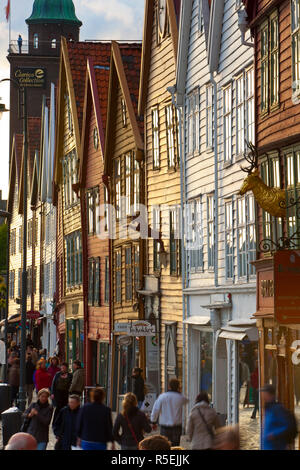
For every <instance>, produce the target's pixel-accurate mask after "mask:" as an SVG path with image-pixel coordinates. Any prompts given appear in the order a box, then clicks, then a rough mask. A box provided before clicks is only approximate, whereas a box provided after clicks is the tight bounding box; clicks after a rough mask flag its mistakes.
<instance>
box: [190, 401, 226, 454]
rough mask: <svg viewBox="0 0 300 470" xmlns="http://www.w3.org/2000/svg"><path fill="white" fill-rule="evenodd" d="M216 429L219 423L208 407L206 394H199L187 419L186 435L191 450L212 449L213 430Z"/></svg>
mask: <svg viewBox="0 0 300 470" xmlns="http://www.w3.org/2000/svg"><path fill="white" fill-rule="evenodd" d="M218 427H220V423H219V418H218V415H217V412H216V411H215V410H214V409H213V408H211V407H210V406H209V399H208V395H207V393H206V392H201V393H200V394H199V395H198V396H197V398H196V404H195V406H194V407H193V409H192V411H191V413H190V416H189V419H188V427H187V434H188V436H189V439H190V441H191V449H192V450H209V449H212V447H213V442H214V438H215V429H217V428H218Z"/></svg>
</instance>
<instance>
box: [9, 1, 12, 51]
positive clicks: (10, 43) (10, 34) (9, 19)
mask: <svg viewBox="0 0 300 470" xmlns="http://www.w3.org/2000/svg"><path fill="white" fill-rule="evenodd" d="M11 2H12V0H10V2H9V23H8V31H9V33H8V34H9V39H8V40H9V45H8V50H9V53H10V52H11V51H10V46H11Z"/></svg>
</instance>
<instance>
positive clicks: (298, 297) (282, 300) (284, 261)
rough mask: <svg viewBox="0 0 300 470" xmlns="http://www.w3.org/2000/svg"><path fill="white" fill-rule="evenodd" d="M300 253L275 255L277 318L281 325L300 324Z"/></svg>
mask: <svg viewBox="0 0 300 470" xmlns="http://www.w3.org/2000/svg"><path fill="white" fill-rule="evenodd" d="M299 286H300V251H292V250H281V251H277V252H276V253H275V255H274V293H275V302H274V304H275V309H274V310H275V318H276V320H277V321H278V323H280V324H296V323H297V324H299V323H300V292H299Z"/></svg>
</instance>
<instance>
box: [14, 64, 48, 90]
mask: <svg viewBox="0 0 300 470" xmlns="http://www.w3.org/2000/svg"><path fill="white" fill-rule="evenodd" d="M14 78H15V80H16V81H17V82H18V84H19V85H20V86H21V87H28V88H45V86H46V70H45V69H43V68H41V67H36V68H32V67H19V68H17V69H16V70H15V73H14Z"/></svg>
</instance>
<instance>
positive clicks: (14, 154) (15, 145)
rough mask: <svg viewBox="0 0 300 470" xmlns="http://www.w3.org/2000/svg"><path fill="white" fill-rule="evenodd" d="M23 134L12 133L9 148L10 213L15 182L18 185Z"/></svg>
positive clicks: (8, 200)
mask: <svg viewBox="0 0 300 470" xmlns="http://www.w3.org/2000/svg"><path fill="white" fill-rule="evenodd" d="M22 152H23V134H14V136H13V141H12V148H11V160H10V162H11V163H10V171H9V185H8V198H7V211H8V212H9V213H12V211H13V202H14V196H15V186H16V183H17V184H18V186H19V187H20V178H21V175H20V173H21V162H22Z"/></svg>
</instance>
